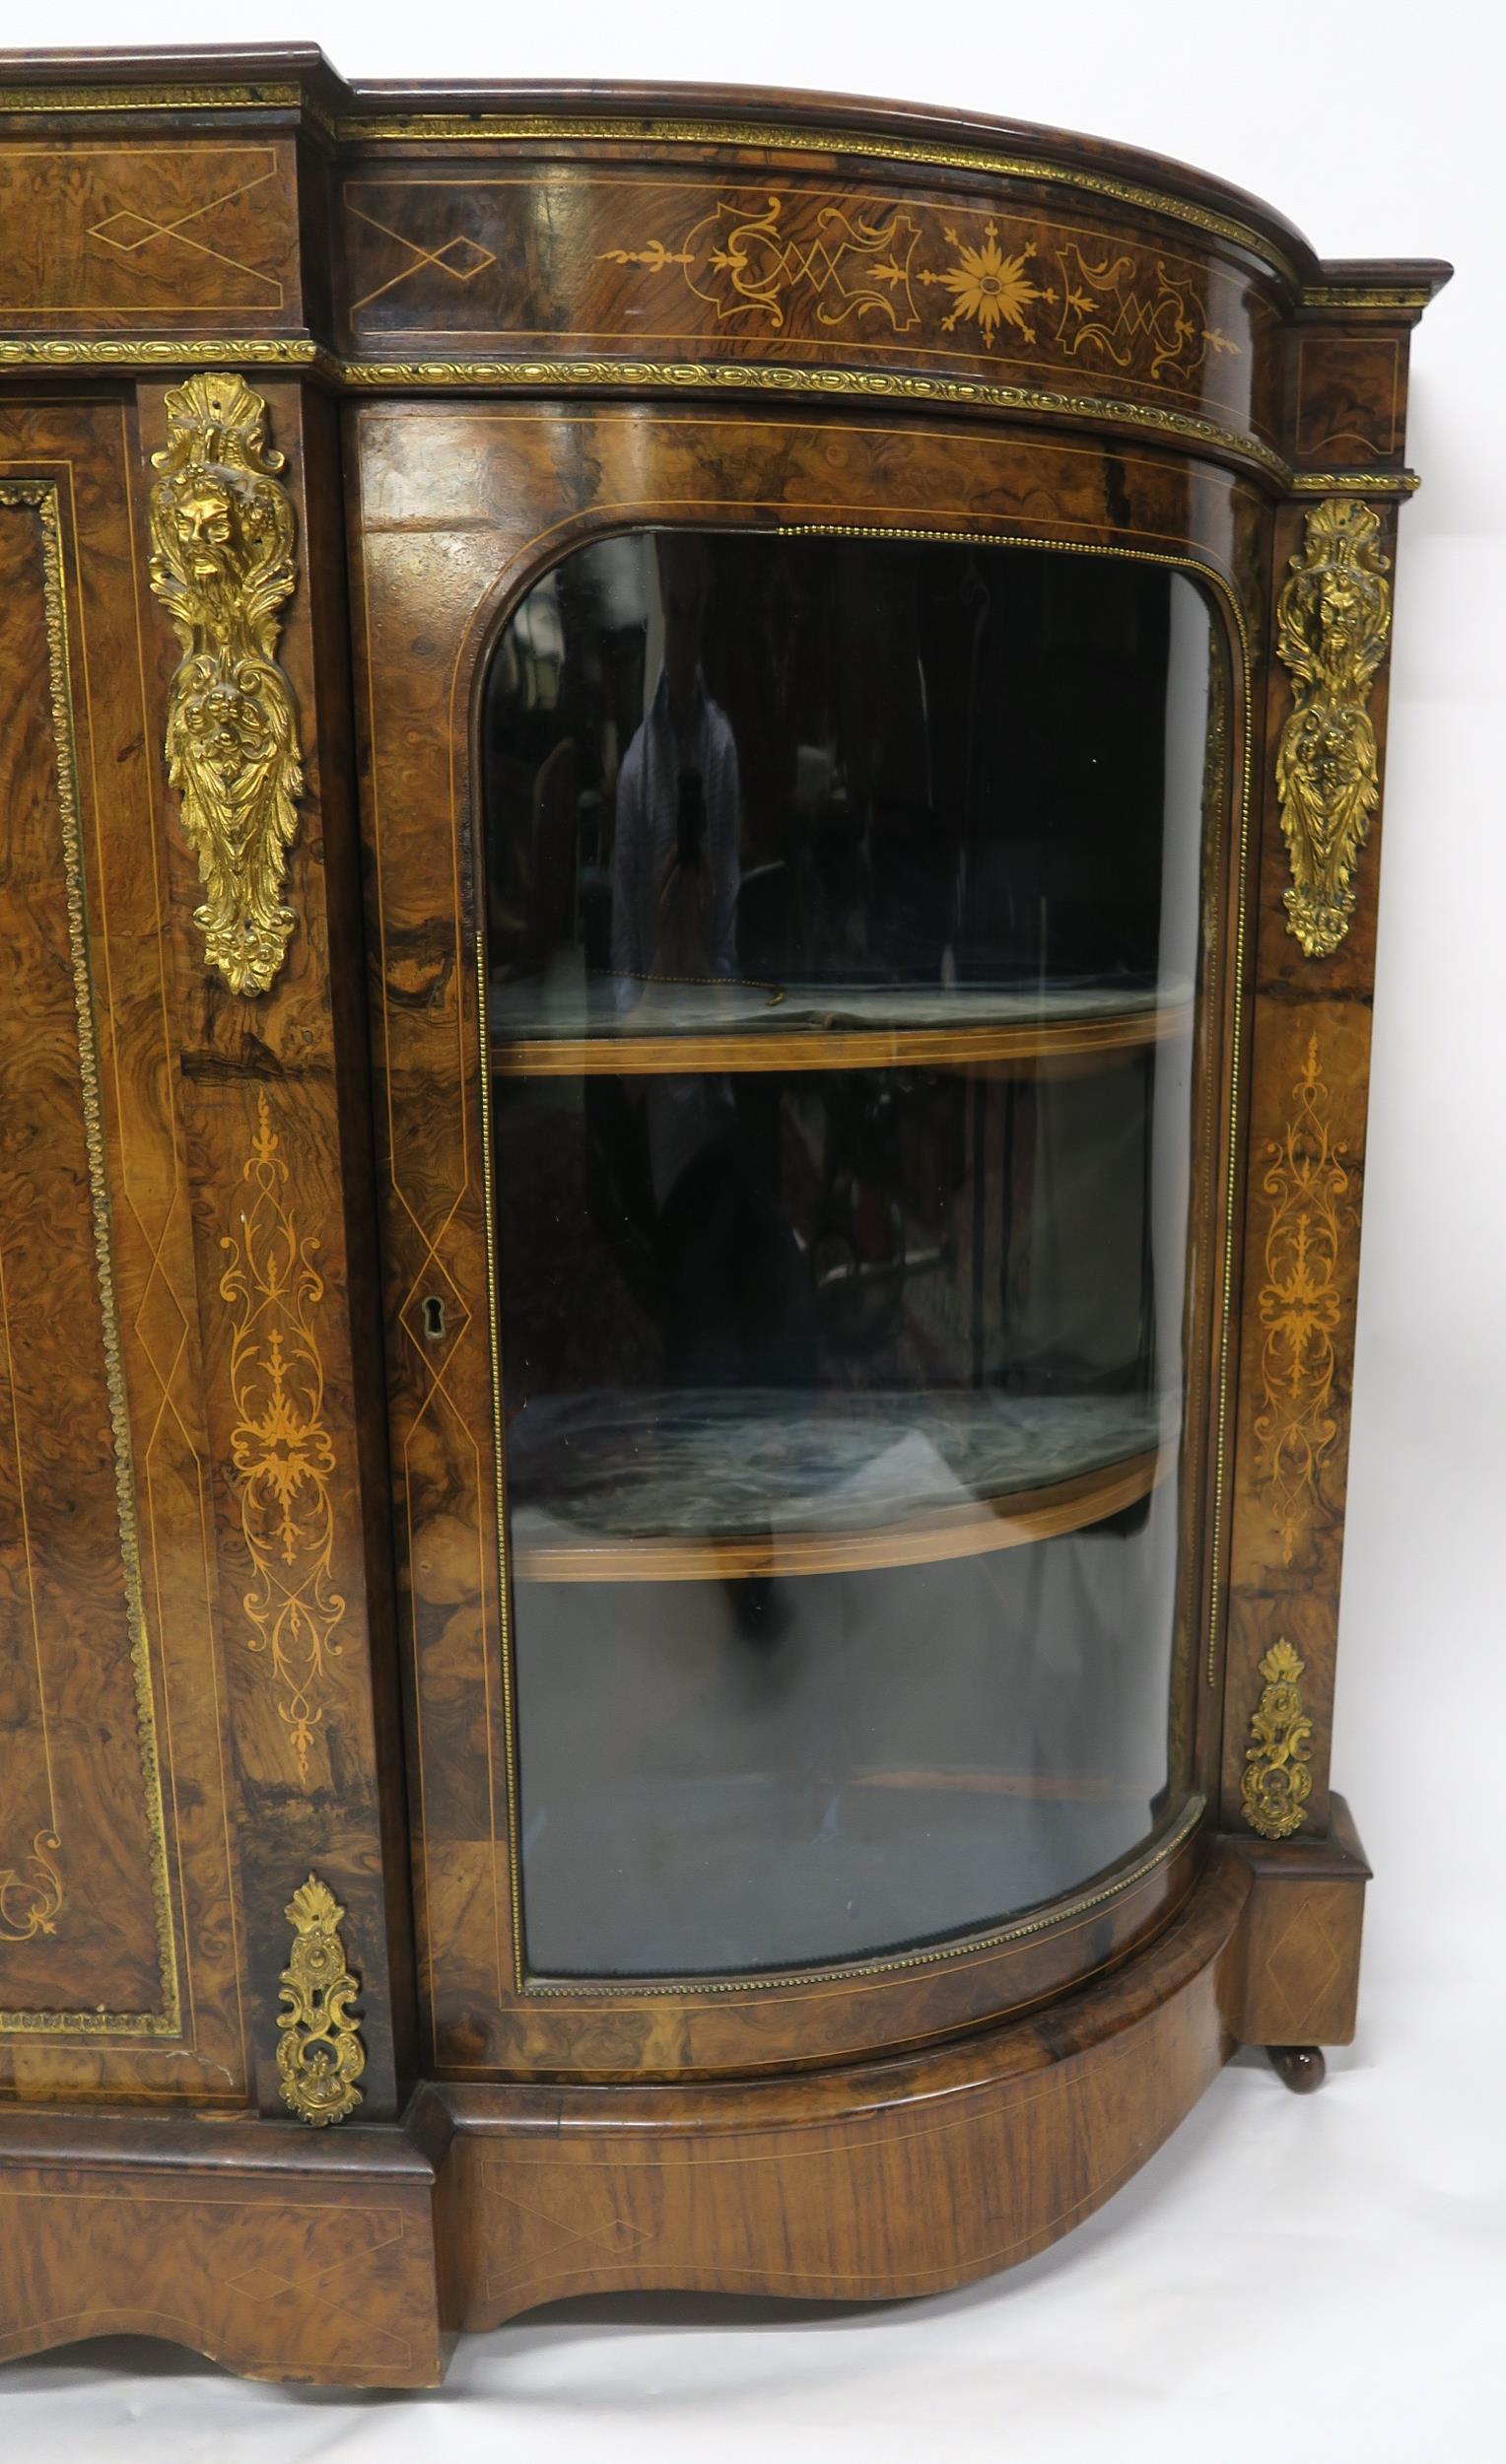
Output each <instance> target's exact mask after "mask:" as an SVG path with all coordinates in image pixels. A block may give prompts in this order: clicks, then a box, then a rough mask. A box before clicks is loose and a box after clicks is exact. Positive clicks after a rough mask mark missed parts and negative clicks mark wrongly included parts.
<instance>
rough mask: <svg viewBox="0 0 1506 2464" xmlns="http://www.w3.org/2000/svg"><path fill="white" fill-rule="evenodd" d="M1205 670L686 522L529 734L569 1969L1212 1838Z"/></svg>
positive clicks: (1109, 592)
mask: <svg viewBox="0 0 1506 2464" xmlns="http://www.w3.org/2000/svg"><path fill="white" fill-rule="evenodd" d="M1211 654H1212V635H1211V627H1210V623H1209V618H1208V613H1207V609H1206V606H1205V603H1204V601H1203V599H1202V598H1201V596H1200V594H1199V593H1198V590H1197V589H1196V588H1195V586H1194V585H1193V584H1192V583H1191V582H1189V581H1188V580H1187V579H1186V578H1185V577H1184V576H1182V575H1181V574H1178V573H1176V572H1173V571H1171V570H1169V569H1167V568H1164V567H1158V566H1154V565H1149V564H1140V563H1138V562H1136V561H1134V560H1132V559H1129V558H1126V559H1114V560H1110V559H1102V558H1090V557H1085V556H1078V555H1072V554H1068V553H1064V552H1061V551H1054V550H1041V549H1023V548H1009V549H1003V548H999V547H988V546H982V545H970V544H965V543H960V542H959V543H956V544H952V543H950V542H948V543H942V544H936V543H926V542H920V541H909V542H900V541H887V540H878V539H840V538H831V537H829V538H825V539H822V538H788V537H783V538H782V537H774V536H769V535H760V534H756V533H741V534H726V533H716V532H691V531H678V532H658V533H653V532H641V533H635V534H632V535H629V536H625V537H621V538H616V539H611V540H607V541H604V542H599V543H595V544H593V545H591V546H589V547H585V548H582V549H579V550H577V551H576V552H575V553H574V554H573V555H571V556H570V557H568V558H567V559H566V560H565V562H564V563H562V564H561V565H560V566H558V567H556V568H555V569H554V571H552V572H551V573H549V574H547V575H546V576H544V577H543V579H542V580H541V581H540V582H538V583H537V584H536V585H535V586H534V588H533V589H532V590H531V591H530V592H529V594H528V595H527V597H526V598H525V599H524V600H523V601H522V603H521V605H520V606H519V607H518V608H517V610H516V611H515V613H514V615H513V619H512V621H511V623H510V624H509V626H508V627H507V629H506V631H505V633H504V635H503V637H502V639H501V641H500V642H499V645H498V647H497V650H496V653H495V656H494V659H493V662H492V666H491V669H490V673H489V678H488V684H487V692H486V700H485V707H484V714H483V747H482V750H483V791H484V800H485V816H486V867H487V871H486V879H487V899H488V975H489V1026H490V1034H491V1052H492V1097H491V1100H492V1104H493V1119H494V1133H495V1134H494V1152H495V1158H496V1174H495V1178H496V1187H497V1200H496V1226H495V1231H496V1243H497V1267H498V1279H499V1295H500V1298H499V1317H500V1325H501V1342H502V1356H503V1390H504V1392H503V1403H504V1414H505V1420H506V1429H507V1485H508V1510H509V1512H508V1521H509V1530H508V1545H509V1564H510V1571H511V1576H512V1585H513V1591H512V1633H513V1649H514V1652H515V1658H516V1673H517V1701H518V1737H519V1761H520V1788H521V1829H522V1882H523V1902H524V1921H525V1932H526V1940H527V1952H528V1958H529V1963H530V1966H531V1967H532V1968H533V1969H534V1970H535V1971H537V1972H541V1973H553V1974H559V1975H570V1974H577V1975H588V1974H602V1975H610V1974H634V1973H638V1974H648V1973H667V1974H674V1973H683V1974H693V1973H697V1972H702V1973H704V1972H707V1971H732V1970H737V1969H740V1968H781V1967H784V1966H787V1965H793V1964H798V1963H801V1962H809V1961H814V1960H829V1959H842V1958H850V1957H856V1956H858V1955H865V1954H871V1953H874V1952H883V1951H893V1950H897V1949H901V1948H904V1947H906V1946H910V1945H913V1944H916V1943H921V1942H926V1941H930V1940H935V1939H941V1938H944V1937H946V1936H948V1935H956V1934H958V1933H962V1932H966V1931H970V1930H974V1929H977V1928H979V1927H981V1926H985V1925H987V1924H989V1923H990V1922H992V1921H994V1920H997V1919H999V1918H1005V1917H1008V1916H1009V1915H1011V1914H1014V1913H1017V1912H1018V1911H1020V1910H1022V1909H1025V1908H1029V1907H1034V1906H1037V1905H1039V1904H1041V1903H1042V1902H1044V1901H1047V1900H1050V1899H1052V1898H1054V1897H1057V1896H1060V1895H1061V1894H1062V1893H1064V1892H1067V1891H1070V1890H1072V1889H1075V1888H1076V1887H1078V1886H1079V1885H1080V1884H1081V1883H1082V1882H1085V1881H1086V1880H1087V1879H1088V1878H1089V1877H1091V1876H1092V1875H1094V1874H1097V1873H1100V1872H1102V1871H1103V1869H1104V1868H1105V1867H1107V1866H1109V1865H1111V1864H1112V1863H1114V1862H1115V1860H1117V1859H1119V1858H1121V1857H1124V1856H1125V1855H1127V1854H1128V1853H1129V1852H1130V1851H1131V1850H1132V1849H1133V1848H1134V1847H1135V1846H1136V1845H1138V1844H1139V1843H1141V1842H1142V1841H1143V1840H1144V1839H1145V1838H1146V1836H1147V1835H1148V1834H1149V1833H1150V1832H1151V1830H1152V1829H1153V1828H1154V1827H1155V1825H1156V1824H1157V1822H1158V1821H1160V1820H1161V1819H1163V1818H1164V1817H1165V1816H1166V1815H1167V1813H1168V1810H1169V1809H1174V1806H1175V1803H1176V1801H1177V1800H1178V1798H1179V1796H1180V1794H1181V1793H1182V1792H1183V1791H1184V1790H1185V1786H1186V1775H1185V1773H1184V1772H1182V1771H1181V1770H1180V1769H1178V1768H1173V1767H1172V1758H1171V1756H1170V1754H1169V1748H1168V1738H1169V1735H1170V1733H1171V1725H1172V1724H1171V1705H1172V1666H1173V1636H1174V1630H1175V1627H1176V1621H1177V1593H1178V1579H1179V1557H1178V1526H1179V1512H1180V1504H1179V1500H1180V1474H1179V1444H1180V1439H1181V1434H1182V1413H1183V1392H1184V1383H1185V1363H1184V1340H1185V1328H1186V1324H1187V1322H1188V1307H1187V1299H1186V1292H1187V1284H1188V1267H1189V1237H1188V1225H1189V1214H1190V1196H1191V1190H1192V1184H1193V1152H1192V1147H1193V1130H1192V1124H1193V1113H1192V1102H1191V1094H1192V1081H1193V1059H1194V1036H1193V1028H1194V1021H1195V998H1194V996H1195V992H1196V989H1197V982H1198V963H1199V911H1200V899H1201V889H1202V879H1201V875H1202V857H1201V843H1202V836H1203V827H1202V802H1203V795H1204V770H1205V753H1206V745H1207V740H1208V734H1209V724H1208V680H1209V673H1210V656H1211Z"/></svg>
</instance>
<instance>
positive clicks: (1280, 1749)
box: [1240, 1638, 1313, 1839]
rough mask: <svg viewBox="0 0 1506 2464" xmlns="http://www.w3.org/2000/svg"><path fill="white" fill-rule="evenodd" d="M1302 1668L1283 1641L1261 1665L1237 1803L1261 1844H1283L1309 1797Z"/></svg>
mask: <svg viewBox="0 0 1506 2464" xmlns="http://www.w3.org/2000/svg"><path fill="white" fill-rule="evenodd" d="M1303 1674H1304V1668H1303V1663H1302V1662H1301V1661H1300V1660H1299V1659H1298V1657H1297V1655H1296V1653H1295V1652H1294V1651H1293V1649H1292V1647H1291V1645H1290V1643H1288V1642H1287V1641H1285V1639H1284V1638H1283V1639H1282V1640H1281V1641H1280V1642H1278V1643H1272V1645H1271V1647H1270V1649H1269V1651H1267V1652H1266V1657H1265V1659H1264V1660H1263V1661H1262V1662H1261V1675H1262V1677H1264V1678H1265V1680H1266V1682H1265V1686H1264V1689H1263V1691H1262V1694H1261V1699H1260V1701H1259V1703H1258V1704H1257V1705H1256V1709H1255V1716H1254V1718H1253V1719H1252V1720H1251V1723H1250V1744H1249V1745H1248V1746H1247V1747H1246V1748H1245V1776H1244V1778H1243V1780H1242V1781H1241V1783H1240V1803H1241V1804H1242V1805H1243V1807H1244V1810H1245V1820H1246V1821H1247V1822H1248V1823H1249V1825H1250V1827H1251V1829H1252V1830H1253V1831H1259V1832H1260V1834H1261V1837H1262V1838H1263V1839H1288V1838H1290V1836H1291V1834H1292V1832H1293V1831H1296V1830H1300V1829H1301V1827H1302V1824H1303V1822H1304V1820H1305V1819H1306V1815H1307V1801H1308V1799H1309V1797H1310V1796H1311V1795H1312V1793H1313V1775H1312V1773H1311V1771H1310V1770H1309V1769H1308V1767H1307V1765H1308V1762H1309V1760H1310V1758H1311V1753H1312V1738H1313V1723H1312V1721H1311V1720H1310V1719H1309V1717H1308V1715H1307V1712H1306V1711H1305V1710H1304V1708H1303V1704H1302V1686H1301V1680H1302V1677H1303Z"/></svg>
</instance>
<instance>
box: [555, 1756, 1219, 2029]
mask: <svg viewBox="0 0 1506 2464" xmlns="http://www.w3.org/2000/svg"><path fill="white" fill-rule="evenodd" d="M1206 1811H1207V1799H1206V1798H1205V1797H1198V1796H1192V1797H1189V1798H1188V1800H1187V1802H1186V1804H1185V1805H1184V1807H1183V1809H1182V1814H1181V1817H1180V1819H1179V1820H1178V1821H1177V1823H1176V1824H1175V1826H1174V1828H1173V1829H1172V1830H1170V1831H1169V1832H1168V1833H1167V1834H1166V1836H1165V1838H1164V1839H1160V1840H1157V1841H1156V1842H1155V1843H1154V1844H1153V1845H1152V1846H1151V1847H1149V1848H1147V1849H1146V1850H1145V1851H1144V1853H1143V1854H1142V1855H1141V1856H1139V1857H1137V1858H1136V1859H1135V1861H1134V1863H1133V1864H1132V1865H1129V1866H1127V1867H1126V1868H1125V1870H1124V1872H1123V1873H1121V1874H1117V1875H1116V1876H1115V1878H1114V1880H1113V1882H1105V1883H1102V1884H1101V1885H1100V1887H1099V1888H1098V1889H1097V1890H1083V1891H1078V1892H1077V1894H1076V1895H1075V1897H1073V1898H1071V1899H1056V1900H1053V1901H1052V1903H1051V1905H1050V1906H1049V1907H1047V1908H1044V1909H1042V1910H1040V1911H1039V1912H1038V1913H1037V1914H1036V1915H1034V1916H1023V1917H1018V1918H1016V1919H1015V1921H1014V1923H1013V1924H1011V1925H1003V1926H996V1927H994V1928H993V1930H992V1931H991V1932H989V1933H987V1934H968V1935H966V1936H964V1938H963V1939H962V1940H961V1941H960V1942H947V1943H934V1944H931V1945H930V1946H929V1948H927V1949H926V1950H924V1951H900V1952H896V1954H895V1956H894V1957H893V1958H892V1959H869V1960H865V1961H863V1962H862V1963H861V1964H859V1963H858V1962H857V1961H856V1960H844V1961H836V1962H832V1961H827V1962H826V1963H825V1964H824V1965H822V1966H820V1967H803V1968H792V1969H789V1970H787V1972H786V1973H785V1974H784V1975H782V1976H765V1975H762V1974H758V1973H751V1974H749V1975H746V1976H679V1977H675V1978H673V1979H672V1980H671V1981H670V1982H668V1983H665V1984H659V1983H644V1982H641V1981H640V1980H638V1979H637V1978H635V1977H631V1976H607V1977H601V1978H599V1979H598V1978H595V1977H589V1976H586V1977H572V1978H571V1980H570V1982H569V1983H568V1984H565V1983H561V1984H542V1983H539V1982H537V1981H536V1980H535V1979H534V1978H532V1977H529V1978H527V1979H526V1980H525V1986H524V1990H526V1991H527V1992H528V1993H529V1994H532V1995H534V1996H535V1997H537V1998H538V1999H539V2000H541V2001H549V2000H553V2001H557V2002H573V2001H576V2000H584V2001H588V2000H589V1999H590V1998H591V1997H592V1996H593V1995H598V1994H599V1995H610V1996H613V1997H615V1998H617V1999H620V2000H623V2001H630V2002H665V2001H675V2002H678V2001H684V2000H689V1999H691V1998H693V1997H694V1996H695V1995H697V1994H722V1995H725V1994H753V1993H762V1992H766V1991H767V1990H768V1989H769V1988H770V1987H772V1986H776V1985H781V1986H783V1985H824V1984H840V1983H842V1982H843V1981H844V1980H845V1979H847V1978H849V1977H856V1976H889V1975H892V1974H893V1973H895V1971H896V1970H899V1969H902V1968H928V1967H933V1966H935V1965H936V1963H937V1962H938V1961H940V1960H952V1959H966V1958H971V1957H976V1955H977V1954H978V1952H979V1951H999V1950H1003V1949H1005V1948H1007V1946H1008V1945H1009V1944H1010V1943H1016V1942H1028V1941H1029V1940H1030V1939H1031V1938H1032V1937H1033V1936H1035V1935H1037V1934H1048V1933H1050V1932H1051V1930H1052V1928H1053V1927H1054V1926H1057V1925H1064V1924H1067V1923H1069V1922H1070V1920H1071V1919H1072V1918H1073V1917H1081V1916H1090V1915H1091V1914H1092V1913H1093V1912H1094V1911H1095V1910H1096V1909H1098V1908H1107V1907H1108V1906H1110V1904H1111V1903H1112V1902H1113V1901H1114V1900H1116V1899H1123V1898H1125V1897H1127V1896H1128V1894H1129V1892H1130V1891H1131V1890H1134V1889H1135V1888H1137V1886H1138V1885H1139V1884H1140V1883H1141V1882H1148V1880H1149V1879H1150V1876H1151V1875H1152V1874H1155V1873H1157V1872H1159V1870H1160V1868H1161V1867H1162V1866H1163V1865H1169V1864H1170V1863H1171V1860H1172V1858H1173V1857H1174V1856H1176V1854H1177V1852H1178V1850H1179V1849H1182V1848H1185V1847H1186V1846H1187V1843H1188V1841H1189V1840H1190V1839H1191V1838H1192V1836H1193V1833H1194V1832H1195V1831H1196V1830H1197V1828H1198V1824H1199V1823H1200V1822H1201V1820H1202V1817H1203V1814H1205V1813H1206ZM1061 1990H1062V1991H1063V1992H1067V1991H1070V1990H1071V1989H1070V1987H1063V1988H1062V1989H1061ZM1003 2016H1004V2017H1006V2018H1007V2016H1008V2014H1007V2013H1005V2014H1004V2015H1003Z"/></svg>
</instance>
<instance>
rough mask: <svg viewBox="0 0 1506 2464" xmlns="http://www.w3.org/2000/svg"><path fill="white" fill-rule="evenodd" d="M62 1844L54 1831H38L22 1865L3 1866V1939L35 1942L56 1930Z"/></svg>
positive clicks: (0, 1882) (0, 1896) (0, 1906)
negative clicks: (58, 1862)
mask: <svg viewBox="0 0 1506 2464" xmlns="http://www.w3.org/2000/svg"><path fill="white" fill-rule="evenodd" d="M61 1846H62V1842H61V1840H60V1839H59V1838H58V1836H57V1833H56V1832H55V1831H38V1832H37V1834H36V1837H35V1839H34V1841H33V1843H32V1853H31V1855H30V1856H29V1857H28V1858H27V1859H26V1860H25V1862H24V1863H23V1864H22V1865H21V1866H19V1867H18V1866H6V1867H5V1868H3V1869H0V1942H12V1943H15V1942H32V1941H34V1939H35V1937H36V1936H37V1935H38V1934H54V1933H56V1931H57V1920H58V1918H59V1916H60V1915H61V1914H62V1907H63V1878H62V1876H61V1874H59V1872H58V1870H57V1867H56V1866H55V1865H54V1863H53V1857H54V1855H55V1854H56V1852H57V1850H58V1849H59V1848H60V1847H61Z"/></svg>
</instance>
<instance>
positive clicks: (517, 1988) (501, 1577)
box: [476, 924, 527, 1994]
mask: <svg viewBox="0 0 1506 2464" xmlns="http://www.w3.org/2000/svg"><path fill="white" fill-rule="evenodd" d="M486 955H487V952H486V926H485V924H483V925H481V927H480V928H479V929H478V931H477V934H476V1020H477V1026H478V1029H479V1033H480V1039H481V1071H480V1078H479V1085H480V1088H481V1205H482V1213H483V1215H484V1217H485V1224H486V1317H487V1334H488V1339H489V1343H490V1358H491V1371H492V1474H493V1479H494V1481H495V1484H496V1491H497V1632H498V1640H499V1643H500V1645H501V1653H500V1656H501V1660H502V1741H503V1762H504V1765H505V1767H506V1771H507V1780H508V1807H507V1820H508V1893H509V1904H510V1906H511V1908H512V1912H513V1992H514V1993H518V1994H520V1993H522V1992H523V1991H524V1990H525V1988H526V1985H527V1978H526V1976H525V1975H524V1973H523V1885H522V1835H521V1823H520V1819H519V1790H518V1775H517V1714H516V1706H515V1702H514V1698H513V1621H512V1615H511V1612H510V1608H509V1601H508V1498H507V1457H506V1439H505V1431H506V1428H507V1422H506V1420H505V1419H504V1417H503V1403H502V1306H501V1294H500V1293H499V1291H498V1288H497V1183H496V1174H495V1167H494V1163H493V1157H492V1079H491V1068H490V1062H491V1033H490V1028H489V1026H488V1022H487V980H486ZM494 1819H495V1817H494Z"/></svg>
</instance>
